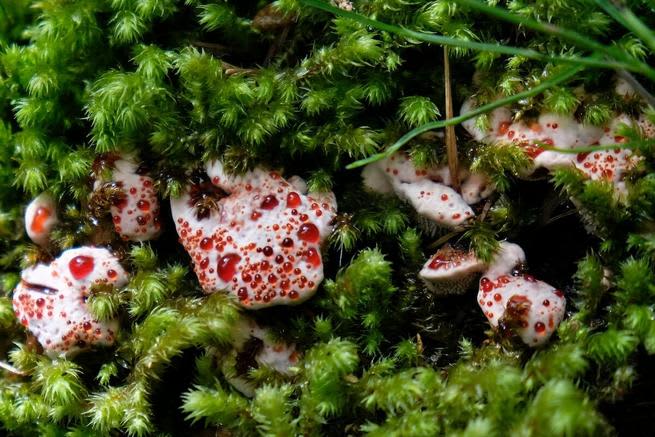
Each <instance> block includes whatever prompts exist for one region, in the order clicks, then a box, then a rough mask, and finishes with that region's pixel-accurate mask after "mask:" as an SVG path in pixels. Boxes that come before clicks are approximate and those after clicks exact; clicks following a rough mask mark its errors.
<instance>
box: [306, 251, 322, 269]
mask: <svg viewBox="0 0 655 437" xmlns="http://www.w3.org/2000/svg"><path fill="white" fill-rule="evenodd" d="M305 257H306V258H307V262H309V263H310V264H311V265H313V266H314V267H318V266H320V265H321V255H320V254H319V253H318V251H317V250H316V249H314V248H313V247H310V248H309V249H307V254H306V255H305Z"/></svg>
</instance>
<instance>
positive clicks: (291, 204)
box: [287, 192, 300, 208]
mask: <svg viewBox="0 0 655 437" xmlns="http://www.w3.org/2000/svg"><path fill="white" fill-rule="evenodd" d="M298 206H300V196H299V195H298V193H296V192H291V193H289V195H288V196H287V208H296V207H298Z"/></svg>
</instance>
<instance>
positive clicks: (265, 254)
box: [262, 246, 273, 256]
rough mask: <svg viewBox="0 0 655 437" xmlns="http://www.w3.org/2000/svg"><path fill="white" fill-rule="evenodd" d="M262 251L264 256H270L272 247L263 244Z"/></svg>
mask: <svg viewBox="0 0 655 437" xmlns="http://www.w3.org/2000/svg"><path fill="white" fill-rule="evenodd" d="M262 253H263V254H264V256H271V255H273V248H272V247H271V246H265V247H264V249H262Z"/></svg>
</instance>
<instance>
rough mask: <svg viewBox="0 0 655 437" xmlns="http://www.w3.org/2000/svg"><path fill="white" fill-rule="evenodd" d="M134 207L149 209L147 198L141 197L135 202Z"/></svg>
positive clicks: (143, 209)
mask: <svg viewBox="0 0 655 437" xmlns="http://www.w3.org/2000/svg"><path fill="white" fill-rule="evenodd" d="M136 207H137V208H139V209H140V210H141V211H149V210H150V202H148V201H147V200H143V199H141V200H139V201H138V202H137V203H136Z"/></svg>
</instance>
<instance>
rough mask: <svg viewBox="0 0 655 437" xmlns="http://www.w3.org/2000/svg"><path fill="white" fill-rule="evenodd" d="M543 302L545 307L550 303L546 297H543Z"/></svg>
mask: <svg viewBox="0 0 655 437" xmlns="http://www.w3.org/2000/svg"><path fill="white" fill-rule="evenodd" d="M543 304H544V306H545V307H547V306H548V305H550V301H549V300H548V299H544V301H543Z"/></svg>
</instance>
